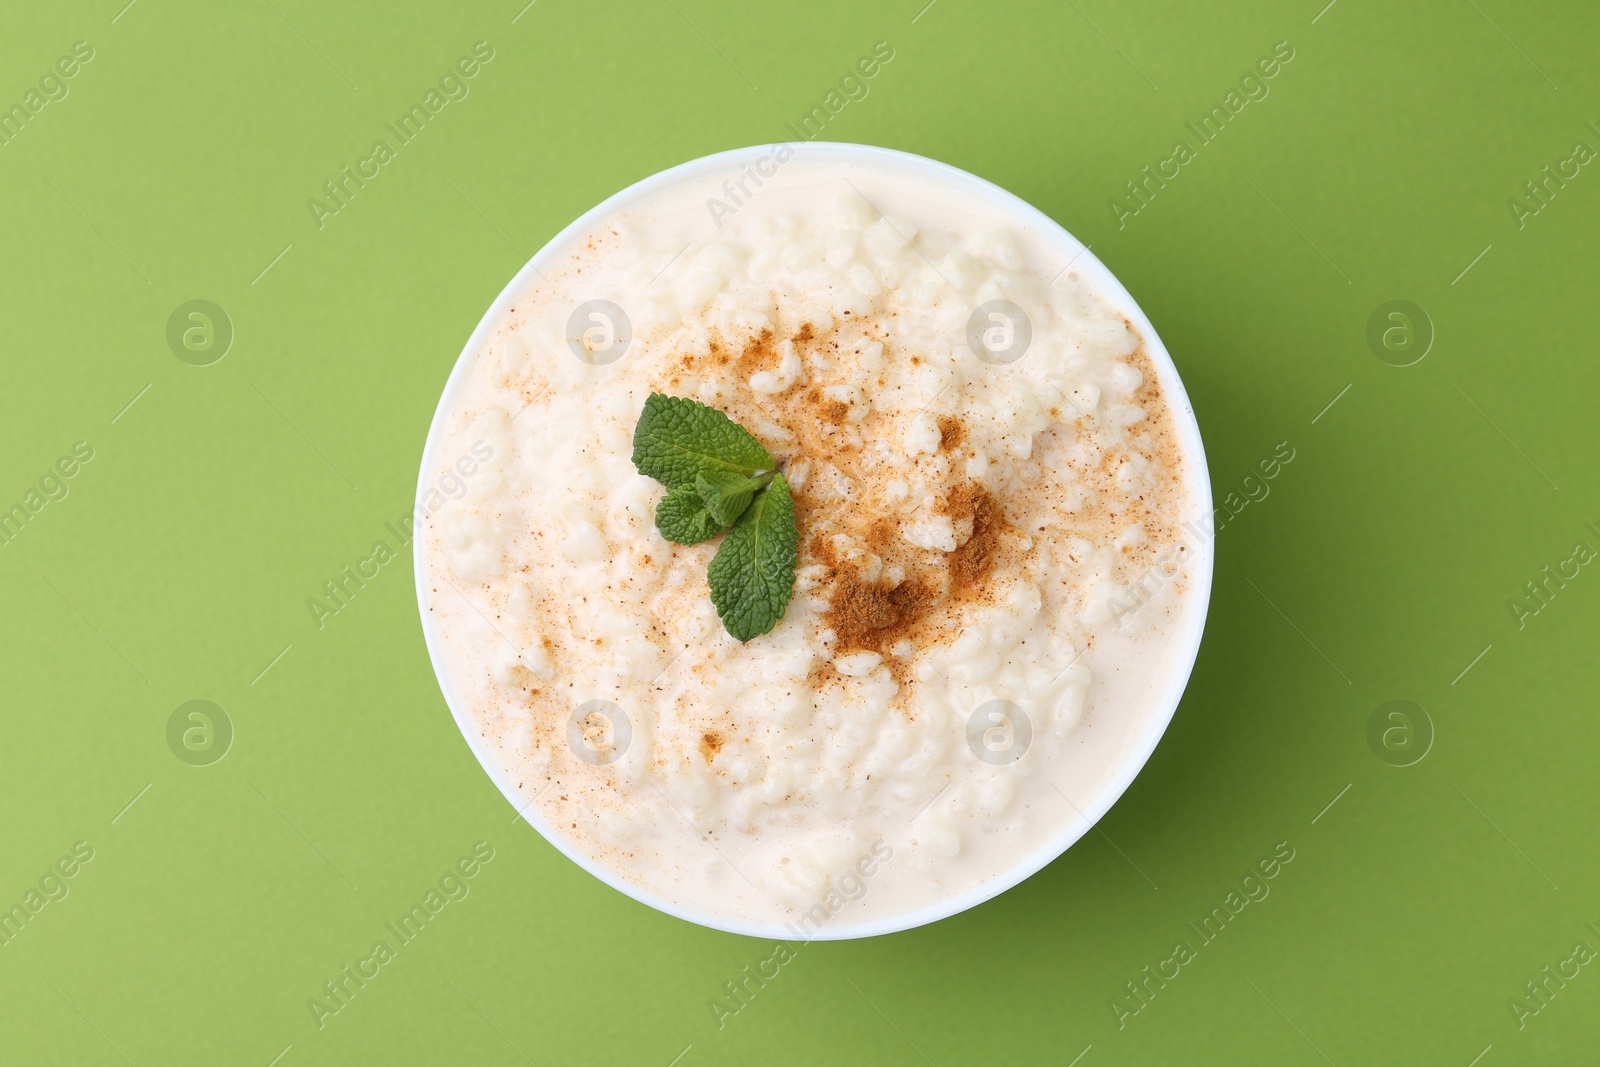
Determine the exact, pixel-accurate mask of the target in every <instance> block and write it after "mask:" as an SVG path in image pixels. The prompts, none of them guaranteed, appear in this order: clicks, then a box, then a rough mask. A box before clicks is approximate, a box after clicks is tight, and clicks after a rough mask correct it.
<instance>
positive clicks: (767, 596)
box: [706, 474, 800, 641]
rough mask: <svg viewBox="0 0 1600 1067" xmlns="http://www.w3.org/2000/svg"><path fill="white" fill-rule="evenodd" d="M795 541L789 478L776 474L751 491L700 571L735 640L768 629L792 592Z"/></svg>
mask: <svg viewBox="0 0 1600 1067" xmlns="http://www.w3.org/2000/svg"><path fill="white" fill-rule="evenodd" d="M799 546H800V530H799V527H797V526H796V525H795V519H794V500H793V499H792V498H791V497H790V496H789V483H788V482H787V481H785V480H784V477H783V475H781V474H777V475H775V476H774V477H773V479H772V483H771V484H770V485H768V486H767V487H766V488H765V489H763V490H761V491H760V492H759V493H757V494H756V496H755V499H754V500H752V501H751V502H750V506H749V507H748V508H746V509H745V512H744V514H743V515H740V516H739V521H738V522H736V523H734V524H733V529H731V530H729V531H728V536H727V537H725V538H723V539H722V545H721V547H719V548H718V549H717V554H716V556H715V557H713V558H712V560H711V566H710V568H709V569H708V570H707V571H706V579H707V583H708V584H709V585H710V587H711V602H712V603H713V604H715V605H716V606H717V614H718V615H720V616H722V625H723V626H724V627H726V628H727V631H728V632H729V633H730V634H732V635H733V636H734V637H737V638H738V639H739V640H741V641H748V640H750V639H751V638H752V637H758V636H760V635H761V634H764V633H766V632H768V631H769V630H771V629H772V628H773V627H774V626H776V625H777V624H778V620H779V619H781V618H783V613H784V611H785V609H787V608H788V606H789V598H790V597H791V596H793V595H794V565H795V558H796V555H797V553H798V550H799Z"/></svg>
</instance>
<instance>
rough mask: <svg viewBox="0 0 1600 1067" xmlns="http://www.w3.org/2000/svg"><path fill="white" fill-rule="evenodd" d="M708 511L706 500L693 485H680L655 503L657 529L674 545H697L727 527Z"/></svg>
mask: <svg viewBox="0 0 1600 1067" xmlns="http://www.w3.org/2000/svg"><path fill="white" fill-rule="evenodd" d="M727 525H728V524H727V523H725V522H718V521H717V520H716V519H715V518H714V517H713V516H712V515H711V514H710V513H709V512H707V511H706V505H705V501H703V500H701V499H700V494H699V493H698V492H696V491H695V488H694V486H692V485H680V486H679V487H678V488H676V489H673V490H671V491H669V492H668V493H667V495H666V496H664V497H662V498H661V502H660V503H659V504H657V505H656V529H658V530H660V531H661V536H662V537H665V538H666V539H667V540H668V541H671V542H672V543H673V544H675V545H698V544H699V543H700V542H701V541H709V540H711V538H713V537H715V536H717V534H719V533H721V532H722V531H723V530H724V529H725V528H726V527H727Z"/></svg>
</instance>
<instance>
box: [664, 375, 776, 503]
mask: <svg viewBox="0 0 1600 1067" xmlns="http://www.w3.org/2000/svg"><path fill="white" fill-rule="evenodd" d="M633 465H634V466H635V467H637V468H638V469H639V473H640V474H643V475H645V476H646V477H650V478H654V479H655V480H656V481H658V482H660V483H661V484H662V485H664V486H666V487H667V488H668V489H677V488H678V487H679V486H685V485H689V486H692V485H693V484H694V479H695V475H697V474H701V473H710V472H727V473H732V474H738V475H743V476H744V477H746V478H749V477H751V476H753V475H755V474H758V473H761V472H763V471H770V470H772V469H773V468H774V467H775V466H777V464H775V463H774V462H773V461H772V456H771V455H769V454H768V453H767V450H766V449H765V448H762V447H761V442H760V441H757V440H756V439H755V436H754V435H753V434H751V433H750V431H749V430H746V429H745V428H744V427H743V426H740V425H739V424H738V423H736V422H734V421H733V420H732V419H730V418H728V416H726V415H724V414H723V413H722V412H720V411H718V410H717V409H716V408H713V407H708V406H707V405H705V404H702V403H700V402H699V401H697V400H690V399H689V398H688V397H681V396H663V395H662V394H660V393H651V394H650V396H649V398H648V399H647V400H645V402H644V411H643V413H641V414H640V416H639V424H638V425H637V426H635V427H634V429H633Z"/></svg>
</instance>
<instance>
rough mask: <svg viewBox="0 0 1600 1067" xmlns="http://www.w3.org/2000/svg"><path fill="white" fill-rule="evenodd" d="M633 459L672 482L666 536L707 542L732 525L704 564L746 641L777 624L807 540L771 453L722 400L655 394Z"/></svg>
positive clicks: (727, 619) (722, 608)
mask: <svg viewBox="0 0 1600 1067" xmlns="http://www.w3.org/2000/svg"><path fill="white" fill-rule="evenodd" d="M633 465H634V466H635V467H636V468H638V471H639V473H640V474H643V475H646V476H647V477H650V478H654V479H655V480H656V481H658V482H660V483H661V484H662V485H664V486H666V488H667V495H666V496H664V497H662V498H661V502H660V503H659V504H657V505H656V529H657V530H659V531H660V532H661V536H663V537H665V538H666V539H667V540H668V541H671V542H673V543H674V544H680V545H693V544H699V543H700V542H702V541H708V540H710V539H711V538H713V537H715V536H716V535H717V534H719V533H721V532H722V531H723V530H729V533H728V536H727V537H725V538H724V539H723V541H722V544H721V545H720V546H718V548H717V554H716V555H715V556H714V557H713V558H712V560H711V566H710V567H709V568H708V570H707V572H706V583H707V585H708V586H709V587H710V590H711V602H712V603H713V604H714V605H716V608H717V614H718V615H720V616H721V617H722V625H723V626H724V627H725V628H726V629H727V631H728V632H729V633H730V634H732V635H733V636H734V637H737V638H738V639H739V640H740V641H748V640H750V639H751V638H752V637H759V636H760V635H761V634H764V633H767V632H769V631H770V630H771V629H772V628H773V627H774V626H776V625H777V624H778V620H779V619H781V618H783V613H784V611H786V610H787V609H788V607H789V600H790V598H791V597H792V596H793V595H794V580H795V560H796V558H797V555H798V551H799V544H800V530H799V527H798V526H797V525H796V524H795V517H794V499H793V498H792V497H791V496H790V494H789V483H788V482H787V481H786V480H785V479H784V477H783V475H782V474H781V473H780V472H779V471H778V470H777V469H776V468H777V464H776V463H775V462H774V461H773V459H772V456H771V454H770V453H768V452H767V450H766V449H765V448H763V447H762V446H761V442H760V441H757V440H756V438H755V435H754V434H752V433H750V431H749V430H746V429H745V428H744V427H743V426H740V425H739V424H738V423H736V422H734V421H733V420H732V419H730V418H728V416H727V415H725V414H723V413H722V412H720V411H718V410H717V409H716V408H713V407H709V406H707V405H705V404H702V403H700V402H699V401H697V400H690V399H688V398H687V397H680V396H664V395H662V394H661V393H651V394H650V396H649V398H648V399H646V400H645V404H644V410H643V411H642V412H641V413H640V415H639V422H638V425H636V426H635V427H634V430H633ZM730 527H731V529H730Z"/></svg>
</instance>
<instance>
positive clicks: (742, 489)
mask: <svg viewBox="0 0 1600 1067" xmlns="http://www.w3.org/2000/svg"><path fill="white" fill-rule="evenodd" d="M772 479H773V475H772V473H771V472H768V473H766V474H761V475H757V476H756V477H754V478H746V477H745V476H744V475H742V474H735V473H733V472H732V471H701V472H700V473H699V474H697V475H695V476H694V488H695V492H697V493H699V494H700V499H701V500H703V501H705V505H706V510H707V511H708V512H710V513H711V517H712V518H713V519H716V520H717V521H718V522H719V523H721V524H722V525H723V526H732V525H733V524H734V523H735V522H737V521H738V519H739V516H740V515H743V514H744V509H745V508H747V507H749V506H750V498H751V497H753V496H755V494H756V493H757V492H758V491H759V490H761V489H764V488H765V487H766V485H767V483H768V482H770V481H772Z"/></svg>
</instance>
